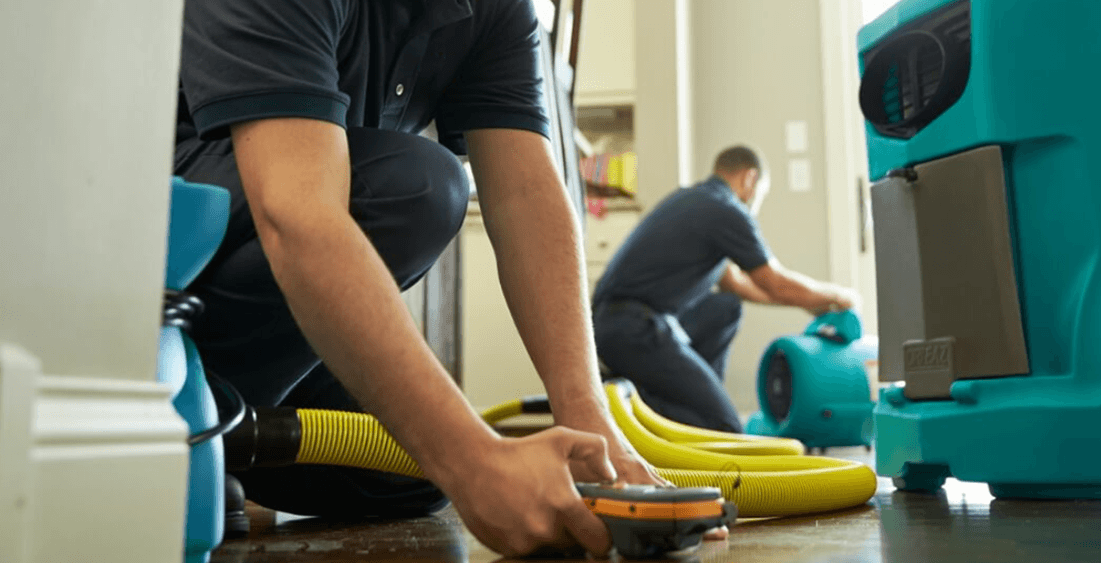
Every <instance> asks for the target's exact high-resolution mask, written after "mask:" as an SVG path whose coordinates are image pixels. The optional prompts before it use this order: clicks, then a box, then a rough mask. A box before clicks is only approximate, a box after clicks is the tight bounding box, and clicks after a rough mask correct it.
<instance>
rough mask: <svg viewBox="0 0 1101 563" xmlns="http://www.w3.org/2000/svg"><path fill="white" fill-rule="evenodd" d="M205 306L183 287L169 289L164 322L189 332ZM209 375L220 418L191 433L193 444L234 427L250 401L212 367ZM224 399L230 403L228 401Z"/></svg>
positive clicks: (166, 324)
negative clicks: (219, 399)
mask: <svg viewBox="0 0 1101 563" xmlns="http://www.w3.org/2000/svg"><path fill="white" fill-rule="evenodd" d="M203 309H204V305H203V302H202V300H201V299H199V298H198V297H196V296H194V295H191V294H190V293H185V292H183V291H176V290H172V289H166V290H164V310H163V316H162V319H161V324H163V325H164V326H172V327H177V328H179V329H180V330H183V331H184V332H189V331H190V330H191V321H192V319H194V318H195V317H197V316H199V315H200V314H201V313H202V312H203ZM206 379H207V382H208V383H210V390H211V394H213V395H214V402H215V403H216V404H218V419H219V420H220V422H219V423H218V424H216V425H215V426H213V427H211V428H208V429H207V430H203V431H202V432H199V433H196V434H192V435H191V436H189V437H188V438H187V443H188V444H189V445H191V446H195V445H198V444H201V443H203V442H207V441H209V440H212V439H214V438H217V437H218V436H221V435H223V434H225V433H227V432H229V431H231V430H233V429H234V428H236V427H237V425H239V424H241V421H242V420H244V419H245V411H246V409H247V408H248V405H247V404H245V398H244V397H242V396H241V393H240V392H239V391H237V388H236V387H234V386H233V385H232V384H230V383H229V382H228V381H226V380H224V379H222V378H221V377H218V375H217V374H215V373H214V372H212V371H210V370H207V371H206ZM215 391H219V392H220V393H221V396H222V398H223V400H222V401H221V402H220V403H219V401H218V396H219V393H218V392H215ZM225 403H229V404H228V405H226V404H225Z"/></svg>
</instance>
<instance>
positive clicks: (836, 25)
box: [818, 0, 859, 286]
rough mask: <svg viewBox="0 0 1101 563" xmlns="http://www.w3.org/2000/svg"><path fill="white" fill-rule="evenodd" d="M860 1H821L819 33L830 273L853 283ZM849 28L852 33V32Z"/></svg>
mask: <svg viewBox="0 0 1101 563" xmlns="http://www.w3.org/2000/svg"><path fill="white" fill-rule="evenodd" d="M858 2H859V0H819V1H818V5H819V15H820V17H819V21H820V25H821V30H822V33H821V37H822V48H821V53H822V71H823V72H822V100H823V104H824V111H823V114H822V115H823V118H824V122H823V123H824V131H823V133H824V135H825V139H826V143H825V159H826V162H825V169H826V201H827V224H828V225H829V231H828V232H829V253H830V278H831V280H832V281H834V282H835V283H839V284H842V285H847V286H853V285H855V284H856V282H857V278H858V275H857V262H856V260H855V254H856V249H857V244H858V241H857V236H858V229H857V221H859V215H858V213H857V198H856V186H857V184H856V182H857V168H856V167H855V166H854V162H855V161H854V158H855V152H854V151H855V147H854V146H853V144H854V143H856V142H859V141H858V140H857V139H856V138H855V136H854V135H853V125H852V122H853V120H856V119H859V115H857V114H856V113H855V112H854V104H855V100H856V94H855V93H854V92H849V90H850V89H851V83H850V79H851V77H852V76H853V75H854V73H856V72H857V71H856V59H855V57H856V48H855V45H856V29H855V28H854V27H853V26H852V25H851V23H850V22H851V21H852V18H851V17H850V14H851V13H852V10H856V11H857V12H859V5H858ZM850 32H851V33H850Z"/></svg>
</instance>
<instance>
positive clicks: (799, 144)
mask: <svg viewBox="0 0 1101 563" xmlns="http://www.w3.org/2000/svg"><path fill="white" fill-rule="evenodd" d="M785 129H786V133H787V134H786V136H785V137H786V139H787V146H788V152H789V153H792V154H802V153H805V152H807V145H808V144H809V140H808V137H807V122H806V121H789V122H787V126H786V128H785Z"/></svg>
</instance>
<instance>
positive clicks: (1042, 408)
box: [859, 0, 1101, 498]
mask: <svg viewBox="0 0 1101 563" xmlns="http://www.w3.org/2000/svg"><path fill="white" fill-rule="evenodd" d="M1099 28H1101V2H1093V1H1081V2H1070V1H1051V0H971V1H958V0H957V1H948V0H904V1H902V2H900V3H898V4H897V5H895V6H894V7H893V8H892V9H890V10H889V11H888V12H886V13H885V14H884V15H883V16H881V17H880V18H878V19H877V20H875V21H873V22H872V23H870V24H869V25H867V26H865V27H864V28H863V29H862V30H861V31H860V35H859V51H860V53H859V57H860V63H861V74H862V78H861V85H860V104H861V109H862V110H863V113H864V116H865V119H866V122H867V136H868V156H869V161H870V172H871V177H872V178H873V179H876V180H877V182H876V183H875V184H874V185H873V187H872V205H873V217H874V219H875V237H876V261H877V265H876V269H877V282H878V284H877V285H878V288H879V290H878V304H879V330H880V334H879V345H880V367H879V375H880V380H883V381H895V382H897V383H894V384H893V385H892V387H891V388H889V389H885V390H884V391H882V392H881V393H880V398H879V402H878V404H877V405H876V410H875V424H876V466H877V467H876V468H877V471H878V472H879V473H880V474H881V475H884V476H889V477H893V478H894V481H895V484H896V485H897V486H898V487H899V488H900V489H903V490H935V489H938V488H940V486H941V485H942V484H943V482H944V480H945V478H946V477H948V476H954V477H956V478H958V479H961V480H964V481H976V482H985V483H988V484H989V487H990V491H991V493H992V494H993V495H994V496H996V497H1000V498H1004V497H1025V498H1101V463H1098V462H1099V461H1101V432H1098V428H1099V427H1101V270H1099V268H1098V255H1099V254H1101V179H1099V178H1098V177H1097V176H1095V175H1094V174H1093V172H1092V169H1091V166H1092V164H1091V163H1092V162H1094V159H1095V158H1097V157H1098V155H1101V112H1096V111H1094V109H1095V108H1096V107H1097V104H1096V95H1097V91H1098V86H1099V82H1101V80H1099V79H1098V77H1097V73H1095V72H1093V71H1092V69H1093V68H1094V67H1095V66H1096V64H1097V61H1098V60H1101V34H1099V33H1098V31H1097V30H1098V29H1099Z"/></svg>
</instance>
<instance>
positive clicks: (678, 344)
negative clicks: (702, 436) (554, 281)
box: [593, 293, 742, 432]
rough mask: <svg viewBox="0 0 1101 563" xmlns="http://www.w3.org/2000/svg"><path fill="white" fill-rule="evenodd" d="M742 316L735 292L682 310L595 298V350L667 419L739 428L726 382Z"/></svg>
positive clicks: (704, 425) (721, 428)
mask: <svg viewBox="0 0 1101 563" xmlns="http://www.w3.org/2000/svg"><path fill="white" fill-rule="evenodd" d="M741 317H742V302H741V299H739V298H738V296H736V295H733V294H730V293H714V294H710V295H708V296H706V297H704V298H703V299H700V300H699V301H698V302H697V303H695V304H694V305H692V306H691V307H690V308H688V309H687V310H686V311H684V312H682V313H680V314H679V315H673V314H668V313H660V312H657V311H654V310H652V309H650V308H649V307H647V306H645V305H643V304H642V303H638V302H635V301H615V302H611V303H597V304H595V305H594V307H593V320H594V330H595V334H596V348H597V353H598V354H599V356H600V359H601V361H603V362H604V364H605V365H606V366H608V368H609V369H611V372H612V373H611V375H613V376H615V377H623V378H626V379H628V380H630V381H631V382H632V383H634V385H635V387H636V388H637V389H638V392H639V396H640V397H641V398H642V400H643V401H644V402H645V403H646V404H647V405H649V406H650V407H652V408H653V409H654V410H655V411H657V412H658V413H659V414H661V415H662V416H665V417H666V418H670V419H672V420H676V421H678V422H682V423H684V424H690V425H692V426H697V427H700V428H711V429H714V430H724V431H727V432H741V431H742V424H741V421H740V420H739V418H738V412H737V410H735V408H734V404H733V403H731V402H730V397H729V395H728V394H727V392H726V388H725V387H723V374H724V372H725V369H726V358H727V356H728V355H729V350H730V343H731V342H732V341H733V340H734V335H735V334H737V332H738V323H739V321H740V320H741Z"/></svg>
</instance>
